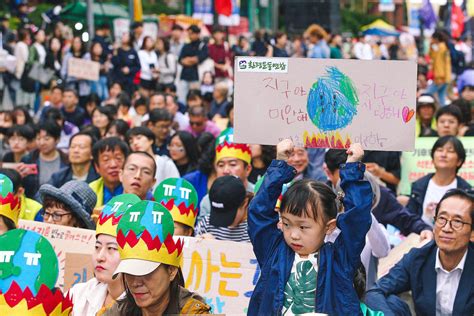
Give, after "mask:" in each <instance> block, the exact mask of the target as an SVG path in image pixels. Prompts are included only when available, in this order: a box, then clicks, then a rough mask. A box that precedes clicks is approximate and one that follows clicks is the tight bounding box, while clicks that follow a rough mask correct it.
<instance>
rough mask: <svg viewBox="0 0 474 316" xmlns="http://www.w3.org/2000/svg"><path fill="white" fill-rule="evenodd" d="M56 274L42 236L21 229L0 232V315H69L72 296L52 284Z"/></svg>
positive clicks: (55, 260)
mask: <svg viewBox="0 0 474 316" xmlns="http://www.w3.org/2000/svg"><path fill="white" fill-rule="evenodd" d="M58 274H59V270H58V258H57V256H56V253H55V252H54V249H53V247H52V246H51V244H50V243H49V241H48V240H47V239H46V238H44V237H43V236H41V235H39V234H38V233H36V232H33V231H28V230H24V229H14V230H10V231H8V232H6V233H5V234H3V235H2V236H0V315H38V316H39V315H54V316H56V315H58V316H59V315H69V314H70V313H71V311H72V301H71V299H70V298H69V296H66V297H64V296H63V294H62V292H61V290H59V289H55V288H54V287H55V284H56V281H57V279H58Z"/></svg>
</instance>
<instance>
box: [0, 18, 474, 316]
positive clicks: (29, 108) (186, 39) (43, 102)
mask: <svg viewBox="0 0 474 316" xmlns="http://www.w3.org/2000/svg"><path fill="white" fill-rule="evenodd" d="M0 23H1V26H0V27H1V31H2V40H3V43H2V45H3V52H2V53H3V55H2V56H3V57H4V58H5V60H6V58H7V57H6V56H7V55H11V56H14V59H15V60H16V63H15V66H14V67H8V66H7V65H6V64H4V63H2V64H1V68H0V76H1V79H0V91H1V100H2V107H0V146H1V147H0V160H1V161H2V162H3V164H2V169H1V170H0V173H3V174H5V175H7V176H8V177H9V178H10V179H11V180H12V182H13V183H14V187H15V191H16V194H18V195H19V196H20V197H21V199H22V201H23V203H22V210H21V213H20V218H22V219H29V220H37V221H45V222H49V223H54V224H60V225H67V226H76V227H82V228H87V229H95V226H96V225H95V224H96V222H97V218H98V216H99V213H100V211H101V210H102V208H103V206H104V205H106V204H107V203H108V202H109V201H110V200H111V199H113V198H114V197H115V196H118V195H120V194H123V193H133V194H135V195H137V196H138V197H139V198H140V199H142V200H153V199H154V197H153V192H154V191H155V189H156V187H157V186H158V185H159V184H160V183H161V182H162V181H165V180H166V179H169V178H183V179H186V180H187V181H189V183H191V184H192V185H193V187H194V188H195V190H196V193H197V196H198V203H199V206H200V207H199V213H198V214H197V216H196V218H195V219H194V220H193V221H192V222H191V223H190V222H187V223H178V224H176V223H175V226H176V228H175V235H177V234H179V235H187V236H203V237H204V238H213V239H218V240H231V241H237V242H250V241H252V243H254V241H253V240H252V239H253V238H256V237H254V236H252V234H249V229H251V227H250V228H249V226H250V225H252V222H248V220H249V221H250V220H252V218H250V217H249V214H248V213H249V205H250V204H251V201H252V199H253V197H254V195H255V194H256V193H257V192H258V188H259V187H260V186H261V185H262V186H263V187H264V188H265V190H269V184H268V183H266V184H265V183H263V184H262V181H263V180H262V177H263V176H264V174H265V173H266V171H267V168H269V166H270V165H271V164H272V160H274V159H276V158H277V151H276V148H275V147H274V146H264V145H258V144H249V145H246V144H234V143H233V140H232V139H233V137H232V134H233V130H232V128H233V121H234V114H233V109H234V104H233V100H232V96H233V64H234V63H233V61H234V58H235V57H236V56H267V57H300V58H334V59H336V58H346V59H347V58H352V59H360V60H413V61H416V62H417V63H418V78H417V109H416V121H417V124H416V134H417V135H416V136H417V137H426V136H431V137H439V138H438V139H437V141H436V142H435V144H434V146H433V148H432V151H431V153H428V154H430V155H431V158H432V160H433V164H434V167H435V169H436V171H435V172H434V173H432V174H429V175H427V176H425V177H423V178H421V179H419V180H417V181H416V182H414V183H413V185H412V193H411V195H410V196H409V197H405V196H397V186H398V184H399V182H400V177H401V164H400V153H399V152H376V151H366V152H365V154H363V156H362V157H360V158H361V160H362V162H364V163H365V165H366V168H367V171H368V173H366V174H367V176H366V180H368V182H369V183H370V186H371V189H372V191H373V192H374V197H375V199H374V201H373V204H372V213H371V215H370V217H371V218H372V224H371V226H370V230H369V232H368V233H367V235H366V237H365V240H366V245H365V248H364V250H363V251H362V255H361V261H362V263H363V266H364V269H365V271H366V272H365V274H366V276H364V278H365V282H366V285H365V287H366V288H367V290H369V289H372V292H369V293H371V295H369V299H371V300H368V302H369V303H370V302H371V303H372V305H370V304H369V303H368V305H369V306H370V307H371V308H373V309H375V310H377V309H384V310H393V311H400V310H403V308H404V306H401V307H400V305H397V304H399V303H400V302H398V301H395V300H391V296H390V295H391V294H398V292H399V291H401V289H402V288H403V289H404V290H407V289H410V286H412V287H416V286H415V285H414V284H411V283H413V282H414V281H406V282H405V281H403V280H402V279H403V278H408V276H407V275H409V274H410V273H416V271H411V270H410V271H409V272H405V274H403V275H402V272H400V271H398V270H397V271H396V273H398V275H397V277H394V276H392V275H390V276H389V277H391V278H394V279H395V280H397V282H400V285H398V284H397V285H396V286H395V285H393V283H390V281H385V283H383V282H382V283H381V284H379V283H376V282H377V260H378V259H379V258H382V257H385V256H387V255H388V253H389V251H390V249H391V245H390V239H389V236H388V232H387V229H386V227H387V225H392V226H394V227H395V228H396V229H397V230H399V231H400V233H401V234H402V235H405V236H408V235H409V234H410V233H417V234H420V236H421V238H422V239H426V240H432V239H433V238H435V239H436V234H438V233H439V230H440V228H437V225H438V224H439V225H440V226H441V225H442V224H443V223H441V222H442V221H444V220H446V221H450V223H449V225H446V221H445V222H444V224H443V225H442V227H448V226H450V227H451V229H452V232H454V233H458V232H463V233H464V235H463V236H461V237H462V238H464V239H462V238H461V237H459V236H458V235H456V237H453V238H458V237H459V238H460V240H461V239H462V240H461V241H460V243H463V244H462V245H463V246H464V247H471V248H472V246H469V237H468V238H467V239H466V238H465V236H469V234H471V235H472V227H473V224H472V216H473V214H472V193H470V194H471V204H470V205H471V209H470V213H469V212H468V213H467V216H465V217H462V216H464V215H460V216H461V217H462V218H461V217H459V218H456V217H454V218H455V219H453V218H449V219H446V218H444V217H439V216H437V213H438V212H439V208H440V206H439V202H440V201H442V198H443V197H444V196H445V194H446V193H447V192H448V191H449V190H450V189H456V188H457V189H460V190H470V188H471V186H470V184H469V183H468V182H467V181H466V180H468V179H463V178H462V177H460V176H459V175H458V170H459V169H460V168H461V166H462V165H463V163H464V162H465V160H466V155H467V154H466V152H470V153H471V154H472V148H470V149H466V148H464V146H463V144H462V142H461V141H460V140H459V137H465V136H474V124H473V122H474V121H473V119H474V117H473V111H472V109H473V102H474V68H473V66H474V63H473V60H472V49H471V45H472V42H471V41H470V40H466V41H464V40H461V39H451V38H449V35H448V33H447V32H445V31H443V30H437V31H436V32H435V33H434V34H433V35H432V36H431V38H430V39H429V42H428V41H427V42H426V43H422V45H421V46H420V45H417V44H418V43H417V40H418V39H415V38H414V37H412V36H411V35H408V34H403V36H400V37H399V38H378V37H374V36H363V35H361V36H357V37H354V38H343V37H342V36H341V35H340V34H329V33H327V31H326V30H324V29H323V28H322V27H320V26H319V25H316V24H314V25H311V26H309V27H308V28H307V30H306V31H305V32H304V33H303V34H297V35H291V36H290V35H288V34H285V33H283V32H276V33H275V34H270V33H269V32H267V31H264V30H259V31H257V32H256V33H255V34H254V35H253V36H244V35H241V36H239V37H238V38H235V37H229V36H228V34H227V33H226V29H224V28H221V27H216V28H213V29H211V34H212V36H211V37H210V38H203V37H202V36H201V29H200V28H199V27H198V26H196V25H191V26H190V27H188V28H187V29H184V28H183V27H182V26H180V25H178V24H176V25H174V26H173V28H172V30H171V32H170V34H169V36H166V37H157V38H153V37H150V36H147V35H145V33H144V28H143V24H142V23H140V22H135V23H133V24H132V25H131V31H130V32H125V33H123V34H122V35H121V37H120V38H116V39H112V36H111V30H110V29H109V27H108V26H107V25H101V26H99V27H98V28H97V29H96V32H95V35H94V36H93V37H92V38H91V42H90V43H85V42H83V41H82V39H81V37H79V36H75V35H72V32H70V31H68V27H67V26H65V25H64V24H63V23H61V22H58V23H57V24H56V25H55V26H54V27H53V28H52V29H48V30H47V31H46V30H44V29H40V28H31V27H29V26H28V25H27V24H25V25H23V26H21V27H20V28H18V29H10V28H9V25H8V21H7V20H6V19H4V18H2V20H1V22H0ZM417 47H426V49H424V50H423V51H418V50H417ZM71 58H81V59H85V60H91V61H95V62H98V63H99V65H100V71H99V79H98V80H97V81H89V80H84V79H80V78H75V77H73V76H70V75H69V72H68V65H69V60H70V59H71ZM32 70H35V71H36V72H37V76H36V77H35V76H33V75H32V72H33V71H32ZM33 77H34V78H36V80H35V79H33ZM39 78H41V79H42V80H38V79H39ZM256 106H258V105H256ZM347 159H348V157H347V154H346V152H345V151H340V150H332V149H331V150H325V149H306V148H294V151H292V154H291V155H289V156H288V157H287V162H288V165H289V166H291V167H293V168H294V170H295V174H296V176H295V177H294V179H289V180H291V183H289V184H288V187H290V188H291V184H294V183H295V182H296V180H303V181H305V180H306V179H312V180H318V181H322V182H325V183H326V184H328V188H331V189H332V190H333V191H334V192H336V193H339V192H341V190H342V189H343V188H342V189H341V176H340V165H341V164H344V163H345V162H346V160H347ZM282 172H283V171H282ZM344 172H345V171H344ZM344 172H342V171H341V175H342V174H343V173H344ZM230 175H233V176H235V177H237V178H235V177H229V176H230ZM238 179H240V181H239V180H238ZM275 181H276V180H275ZM263 182H264V181H263ZM284 190H286V188H284ZM61 192H63V193H64V192H70V193H71V195H70V196H69V197H68V198H66V199H64V198H61V197H60V196H61ZM73 192H75V194H72V193H73ZM470 192H472V191H470ZM280 200H281V198H280ZM283 200H284V199H283ZM259 201H260V200H259ZM78 203H79V204H78ZM282 203H283V201H282ZM284 203H290V202H288V201H284ZM77 205H79V206H77ZM278 207H279V206H278V205H277V208H278ZM219 212H225V213H226V214H227V215H226V216H220V217H219V216H216V215H215V214H216V213H219ZM458 215H459V214H458ZM334 216H335V215H334ZM1 218H2V217H0V219H1ZM253 220H254V221H255V219H253ZM2 221H3V223H4V224H5V225H6V226H11V223H8V219H5V218H3V219H2ZM463 223H464V224H463ZM468 224H470V225H468ZM253 225H255V222H253ZM279 225H280V228H281V225H283V226H284V225H287V223H285V221H283V224H282V223H280V224H279ZM0 227H2V225H0ZM339 228H340V227H339ZM282 229H284V228H282ZM433 229H434V231H433ZM443 229H444V228H443ZM464 230H466V231H465V232H464ZM341 234H343V233H341ZM336 237H337V233H336V234H335V235H334V234H328V235H327V236H326V240H327V241H333V240H335V239H336ZM471 240H472V238H471ZM471 244H472V243H471ZM254 245H255V244H254ZM459 247H461V246H459ZM464 249H466V248H464ZM455 250H456V249H454V250H452V251H451V252H449V251H448V253H455ZM470 251H471V253H470V255H469V257H468V261H469V263H470V264H471V267H472V266H474V265H472V263H473V254H472V250H470ZM413 260H415V259H413ZM464 260H465V259H464ZM415 261H416V260H415ZM403 264H406V266H404V267H405V268H406V269H409V268H410V266H409V265H408V263H406V262H404V263H403ZM467 265H468V262H467V261H466V266H465V268H464V271H467ZM267 268H268V267H267ZM290 268H291V267H290ZM399 269H401V268H399ZM410 269H412V270H413V269H415V268H413V267H412V268H410ZM433 269H434V267H433ZM433 271H434V270H433ZM448 271H450V270H448ZM461 271H462V269H461ZM469 273H470V275H468V277H470V278H471V280H472V277H473V274H472V273H473V271H472V269H471V270H469ZM443 280H444V279H443ZM393 282H394V283H396V282H395V281H393ZM402 282H405V283H403V284H401V283H402ZM410 282H411V283H410ZM446 282H447V281H446ZM410 284H411V285H410ZM440 284H441V283H438V286H440ZM445 284H447V283H445ZM458 284H459V279H458ZM445 286H446V289H447V287H448V286H451V285H449V284H448V285H445ZM411 289H412V295H413V300H414V306H415V307H414V308H415V309H416V310H417V311H422V310H423V311H424V310H427V308H428V307H427V305H429V303H428V301H427V300H425V299H424V298H423V293H420V292H419V291H420V290H419V289H418V288H415V289H413V288H411ZM437 289H438V288H437ZM446 289H445V290H444V291H447V290H446ZM449 289H450V290H451V291H452V290H453V289H454V288H449ZM455 289H456V290H457V285H456V288H455ZM262 291H263V290H262ZM440 291H441V292H442V291H443V290H440ZM362 292H364V290H363V291H362ZM438 292H439V291H438V290H437V292H436V293H438ZM471 292H472V291H471ZM262 293H263V292H262ZM262 295H263V294H262ZM436 295H438V294H436ZM470 295H471V296H469V297H470V298H469V297H468V298H467V299H466V301H464V302H465V303H466V305H465V306H467V307H466V308H467V309H465V310H464V311H466V313H464V312H461V313H456V312H454V313H453V304H454V299H453V298H452V301H450V302H448V303H446V302H445V301H442V303H440V304H441V306H440V307H439V309H440V310H442V311H443V312H441V313H439V314H438V313H437V315H451V314H452V315H467V311H468V310H469V311H470V312H471V314H472V311H473V309H472V306H473V304H474V303H473V300H472V298H473V296H472V293H471V294H470ZM459 296H460V297H461V296H462V295H461V294H459ZM267 298H268V297H267ZM436 299H437V300H438V296H436ZM462 299H464V298H459V300H462ZM469 299H470V303H468V300H469ZM456 300H458V296H456ZM456 302H457V301H456ZM251 304H252V303H251ZM254 304H256V303H255V302H254ZM458 304H461V303H458ZM469 304H470V305H469ZM262 305H263V304H262ZM425 305H426V306H425ZM251 306H252V305H251ZM387 306H388V307H387ZM253 307H255V308H256V305H253ZM259 308H260V310H259V311H260V312H263V311H266V312H269V311H271V310H265V309H262V308H263V307H259ZM397 308H400V309H397ZM456 308H457V307H454V309H456ZM469 308H471V309H469ZM436 309H437V310H438V306H436ZM444 311H448V312H446V313H445V312H444ZM428 314H430V313H429V312H428V313H426V315H428ZM288 315H290V314H288ZM386 315H388V314H386ZM398 315H400V314H398Z"/></svg>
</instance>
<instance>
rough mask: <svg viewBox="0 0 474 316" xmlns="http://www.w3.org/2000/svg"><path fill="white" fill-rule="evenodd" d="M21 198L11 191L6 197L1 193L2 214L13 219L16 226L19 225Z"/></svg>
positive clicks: (0, 211)
mask: <svg viewBox="0 0 474 316" xmlns="http://www.w3.org/2000/svg"><path fill="white" fill-rule="evenodd" d="M20 209H21V200H20V198H19V197H17V196H15V195H14V194H13V193H12V192H9V193H8V194H7V195H6V196H5V197H3V196H1V195H0V215H3V216H5V217H6V218H9V219H11V220H12V221H13V222H14V223H15V226H17V225H18V219H19V217H20Z"/></svg>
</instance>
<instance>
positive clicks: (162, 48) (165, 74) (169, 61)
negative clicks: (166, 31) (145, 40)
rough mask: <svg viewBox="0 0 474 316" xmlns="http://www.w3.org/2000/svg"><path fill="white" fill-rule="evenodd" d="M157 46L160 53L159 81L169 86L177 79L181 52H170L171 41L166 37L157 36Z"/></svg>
mask: <svg viewBox="0 0 474 316" xmlns="http://www.w3.org/2000/svg"><path fill="white" fill-rule="evenodd" d="M156 48H157V51H158V53H159V55H158V69H159V70H160V76H159V79H158V82H159V84H160V85H161V86H162V87H163V88H165V87H169V86H170V85H172V84H174V81H175V79H176V73H177V72H178V61H177V56H179V54H176V55H175V54H173V53H171V52H170V41H169V40H168V39H167V38H164V37H158V38H157V40H156Z"/></svg>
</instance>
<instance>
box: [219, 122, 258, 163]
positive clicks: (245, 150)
mask: <svg viewBox="0 0 474 316" xmlns="http://www.w3.org/2000/svg"><path fill="white" fill-rule="evenodd" d="M222 158H237V159H240V160H243V161H244V162H246V163H248V164H250V161H251V160H252V155H251V152H250V146H249V145H247V144H236V143H234V129H233V128H231V127H229V128H228V129H225V130H223V131H222V132H221V133H220V134H219V136H218V137H217V139H216V162H217V161H219V160H221V159H222Z"/></svg>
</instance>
